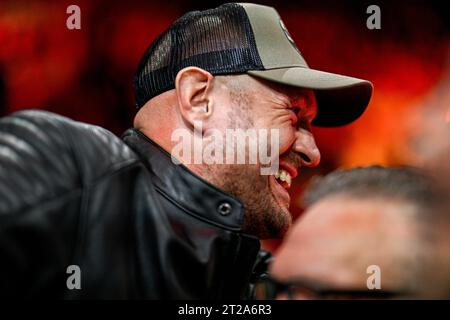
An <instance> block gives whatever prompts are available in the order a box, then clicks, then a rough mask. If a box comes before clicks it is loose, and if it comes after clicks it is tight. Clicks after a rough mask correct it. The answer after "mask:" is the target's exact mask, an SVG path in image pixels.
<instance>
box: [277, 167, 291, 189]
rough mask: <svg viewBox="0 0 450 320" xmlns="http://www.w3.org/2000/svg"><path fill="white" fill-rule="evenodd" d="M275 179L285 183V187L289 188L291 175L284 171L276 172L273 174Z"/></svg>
mask: <svg viewBox="0 0 450 320" xmlns="http://www.w3.org/2000/svg"><path fill="white" fill-rule="evenodd" d="M275 178H276V179H278V180H281V181H284V182H286V183H287V185H288V186H289V187H290V186H291V179H292V178H291V175H290V174H289V173H288V172H287V171H285V170H278V171H277V172H275Z"/></svg>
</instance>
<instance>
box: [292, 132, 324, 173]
mask: <svg viewBox="0 0 450 320" xmlns="http://www.w3.org/2000/svg"><path fill="white" fill-rule="evenodd" d="M293 150H294V151H295V152H297V153H298V154H299V155H300V157H301V159H302V165H304V166H307V167H315V166H317V165H318V164H319V162H320V151H319V148H317V146H316V141H315V140H314V137H313V135H312V133H311V131H308V130H306V129H303V128H299V129H298V130H297V131H296V133H295V142H294V148H293Z"/></svg>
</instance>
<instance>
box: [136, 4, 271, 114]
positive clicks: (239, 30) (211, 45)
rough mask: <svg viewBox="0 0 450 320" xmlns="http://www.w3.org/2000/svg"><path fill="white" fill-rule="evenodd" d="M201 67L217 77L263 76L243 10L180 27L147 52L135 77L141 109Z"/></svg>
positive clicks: (192, 19) (182, 22)
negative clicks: (182, 72)
mask: <svg viewBox="0 0 450 320" xmlns="http://www.w3.org/2000/svg"><path fill="white" fill-rule="evenodd" d="M188 66H196V67H199V68H202V69H204V70H207V71H208V72H210V73H211V74H213V75H219V74H222V75H225V74H233V73H243V72H246V71H248V70H263V69H264V68H263V64H262V62H261V59H260V57H259V54H258V51H257V49H256V43H255V39H254V35H253V31H252V29H251V26H250V21H249V19H248V17H247V14H246V12H245V10H244V8H243V7H241V6H240V5H238V4H234V3H230V4H224V5H222V6H220V7H218V8H215V9H210V10H206V11H193V12H189V13H187V14H185V15H184V16H182V17H181V18H180V19H178V20H177V21H175V22H174V23H173V24H172V25H171V26H170V27H169V29H167V30H166V31H165V32H164V33H163V34H161V35H160V36H159V37H158V38H157V39H156V40H155V41H154V42H153V43H152V44H151V45H150V47H149V48H148V49H147V50H146V52H145V54H144V56H143V57H142V59H141V61H140V63H139V66H138V70H137V72H136V76H135V79H134V88H135V96H136V106H137V107H138V108H140V107H142V106H143V105H144V104H145V103H146V102H147V101H148V100H150V99H151V98H153V97H155V96H157V95H159V94H161V93H163V92H165V91H167V90H170V89H173V88H174V85H175V83H174V82H175V77H176V75H177V73H178V71H180V70H181V69H183V68H185V67H188Z"/></svg>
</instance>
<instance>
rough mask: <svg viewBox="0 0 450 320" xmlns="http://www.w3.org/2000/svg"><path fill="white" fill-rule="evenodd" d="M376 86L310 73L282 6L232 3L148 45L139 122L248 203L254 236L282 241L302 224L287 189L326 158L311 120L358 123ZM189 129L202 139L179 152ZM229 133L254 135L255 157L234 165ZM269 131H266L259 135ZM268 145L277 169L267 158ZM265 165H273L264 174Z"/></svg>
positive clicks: (138, 82)
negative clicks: (294, 225)
mask: <svg viewBox="0 0 450 320" xmlns="http://www.w3.org/2000/svg"><path fill="white" fill-rule="evenodd" d="M316 89H317V90H318V91H316ZM371 92H372V85H371V84H370V82H368V81H365V80H360V79H356V78H352V77H346V76H341V75H336V74H331V73H326V72H322V71H317V70H313V69H310V68H309V67H308V65H307V64H306V61H305V60H304V58H303V57H302V55H301V54H300V51H299V50H298V48H297V46H296V45H295V43H294V41H293V40H292V38H291V36H290V35H289V33H288V31H287V29H286V27H285V26H284V24H283V22H282V20H281V18H280V17H279V15H278V13H277V12H276V10H275V9H274V8H271V7H267V6H261V5H255V4H236V3H232V4H225V5H222V6H220V7H218V8H215V9H211V10H206V11H194V12H189V13H187V14H186V15H184V16H183V17H181V18H180V19H178V20H177V21H175V22H174V23H173V24H172V25H171V26H170V27H169V28H168V29H167V30H166V31H165V32H164V33H162V34H161V35H160V36H159V37H158V38H157V39H156V40H155V41H154V42H153V44H152V45H151V46H150V47H149V48H148V50H147V51H146V53H145V54H144V56H143V58H142V60H141V62H140V64H139V66H138V71H137V74H136V77H135V94H136V101H137V106H138V107H139V108H140V110H139V112H138V113H137V115H136V117H135V120H134V126H135V128H137V129H139V130H140V131H141V132H143V133H144V134H145V135H147V136H148V137H150V138H152V139H153V140H154V141H155V142H157V143H158V144H159V145H160V146H162V147H163V148H164V149H166V150H167V151H169V152H170V153H171V155H172V156H173V157H175V158H176V159H177V160H178V161H179V162H181V163H182V164H183V165H185V166H186V167H187V168H188V169H190V170H191V171H192V172H193V173H195V174H197V175H198V176H200V177H202V178H203V179H205V180H206V181H208V182H209V183H211V184H212V185H214V186H216V187H218V188H220V189H221V190H223V191H225V192H227V193H229V194H231V195H232V196H235V197H236V198H237V199H239V200H240V201H241V202H242V203H243V205H244V208H245V209H244V212H245V213H244V217H243V231H244V232H245V233H249V234H253V235H255V236H258V237H260V238H274V237H279V236H282V235H283V234H284V233H285V232H286V230H287V229H288V228H289V227H290V225H291V223H292V217H291V214H290V212H289V202H290V197H289V193H288V191H287V189H289V187H290V185H291V182H292V179H294V178H295V176H297V173H298V171H299V170H300V168H302V167H314V166H316V165H317V164H318V163H319V161H320V153H319V150H318V148H317V146H316V143H315V141H314V137H313V135H312V133H311V125H312V124H314V125H321V126H338V125H343V124H346V123H349V122H351V121H353V120H355V119H356V118H358V117H359V116H360V115H361V114H362V112H363V111H364V109H365V108H366V106H367V104H368V102H369V100H370V96H371ZM313 121H314V123H313ZM180 130H183V132H184V133H187V136H188V138H193V139H194V138H197V139H198V138H201V139H198V140H197V141H200V142H199V143H197V144H196V143H195V142H194V144H193V145H192V144H189V145H190V146H192V148H183V150H182V152H179V153H178V154H174V150H175V149H176V150H178V146H179V144H180V140H181V139H180V137H179V136H177V137H176V138H175V139H174V137H173V134H174V132H180ZM227 130H234V132H236V130H242V131H241V132H244V134H245V133H248V132H249V131H251V133H250V136H251V137H250V138H248V140H245V142H244V143H245V148H244V149H245V151H244V152H243V153H245V155H244V158H245V163H238V161H236V160H235V159H236V158H234V157H233V158H234V159H231V160H232V161H231V162H230V161H228V160H230V158H228V154H226V152H225V150H227V151H228V150H230V149H233V150H234V151H235V152H236V153H239V154H238V155H237V156H241V154H240V152H239V151H237V149H236V148H235V146H234V145H232V141H230V140H229V139H227ZM264 130H265V131H264ZM264 132H266V134H267V136H266V137H262V136H261V135H259V134H260V133H262V134H263V135H264ZM252 133H253V134H256V135H259V136H257V138H256V139H255V138H254V137H255V136H254V135H252ZM184 138H185V137H183V139H184ZM193 139H192V140H193ZM272 139H275V140H276V141H274V140H272ZM192 140H191V141H192ZM230 143H231V145H230ZM252 144H256V146H257V148H256V151H255V149H254V148H252V149H250V145H252ZM275 144H276V146H275ZM212 146H222V147H223V148H222V149H221V150H215V149H214V148H212ZM241 150H242V149H241ZM264 150H265V151H267V152H266V153H265V154H264V157H265V156H266V155H267V156H269V157H270V158H271V161H270V164H269V165H268V166H267V163H262V161H261V151H262V152H263V153H264ZM257 152H259V153H257ZM195 153H197V155H198V154H200V156H204V155H205V154H206V155H211V159H210V160H212V161H205V159H204V158H203V157H200V158H201V159H198V158H197V160H199V161H192V160H193V159H195V157H197V156H196V155H195ZM255 158H256V161H253V162H251V161H250V159H255ZM233 160H234V161H233ZM275 163H278V164H279V166H278V165H275V166H273V165H274V164H275ZM262 167H271V168H273V170H272V171H271V172H270V173H268V174H261V169H262Z"/></svg>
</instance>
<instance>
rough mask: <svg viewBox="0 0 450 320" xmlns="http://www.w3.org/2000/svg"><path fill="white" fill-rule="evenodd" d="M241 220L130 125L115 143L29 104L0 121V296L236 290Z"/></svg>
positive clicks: (203, 294)
mask: <svg viewBox="0 0 450 320" xmlns="http://www.w3.org/2000/svg"><path fill="white" fill-rule="evenodd" d="M124 142H125V143H124ZM242 216H243V206H242V204H241V203H240V202H239V201H238V200H236V199H235V198H232V197H230V196H229V195H227V194H225V193H224V192H222V191H221V190H219V189H217V188H215V187H214V186H212V185H210V184H208V183H207V182H206V181H204V180H202V179H201V178H199V177H197V176H195V175H194V174H192V173H191V172H190V171H188V170H187V169H186V168H185V167H183V166H181V165H175V164H174V163H172V161H171V158H170V155H169V154H168V153H167V152H165V151H164V150H163V149H162V148H160V147H159V146H158V145H157V144H155V143H154V142H152V141H151V140H150V139H148V138H147V137H146V136H145V135H143V134H142V133H141V132H139V131H137V130H134V129H130V130H128V131H127V132H126V133H125V134H124V136H123V141H122V140H120V139H119V138H117V137H116V136H114V135H113V134H112V133H110V132H108V131H107V130H105V129H102V128H99V127H96V126H92V125H87V124H83V123H79V122H75V121H72V120H69V119H67V118H64V117H61V116H57V115H55V114H51V113H48V112H43V111H34V110H28V111H23V112H19V113H15V114H13V115H11V116H9V117H5V118H2V119H1V120H0V295H1V296H7V297H26V298H33V297H55V298H64V299H65V298H75V299H78V298H113V299H115V298H119V299H120V298H150V299H153V298H175V299H191V298H194V299H197V298H209V299H217V298H244V297H245V296H246V294H247V290H248V287H249V279H250V277H251V276H252V270H253V267H254V263H255V260H256V257H257V255H258V251H259V248H260V244H259V240H258V239H257V238H254V237H251V236H248V235H245V234H243V233H242V232H241V225H242ZM70 265H77V266H79V267H80V270H81V289H80V290H78V289H73V290H69V289H68V288H67V286H66V281H67V279H68V277H69V276H70V275H71V273H67V267H68V266H70Z"/></svg>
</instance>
